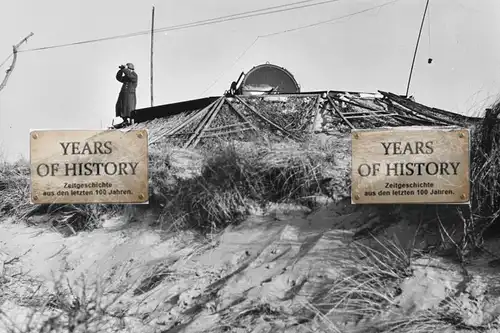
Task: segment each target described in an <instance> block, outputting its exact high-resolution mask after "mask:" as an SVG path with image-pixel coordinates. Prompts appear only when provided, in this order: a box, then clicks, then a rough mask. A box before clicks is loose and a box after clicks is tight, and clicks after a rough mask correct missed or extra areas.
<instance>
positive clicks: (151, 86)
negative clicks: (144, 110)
mask: <svg viewBox="0 0 500 333" xmlns="http://www.w3.org/2000/svg"><path fill="white" fill-rule="evenodd" d="M154 29H155V6H153V10H152V12H151V61H150V62H151V73H150V75H151V83H150V89H151V107H153V104H154V101H153V46H154Z"/></svg>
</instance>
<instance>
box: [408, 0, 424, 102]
mask: <svg viewBox="0 0 500 333" xmlns="http://www.w3.org/2000/svg"><path fill="white" fill-rule="evenodd" d="M429 1H430V0H427V2H426V4H425V9H424V15H423V16H422V23H421V24H420V30H419V32H418V38H417V45H415V52H414V53H413V61H412V62H411V69H410V76H409V77H408V85H407V86H406V94H405V96H406V97H408V92H409V91H410V82H411V75H412V74H413V67H414V66H415V59H416V58H417V51H418V44H419V43H420V36H421V35H422V28H423V26H424V21H425V15H426V14H427V8H428V7H429Z"/></svg>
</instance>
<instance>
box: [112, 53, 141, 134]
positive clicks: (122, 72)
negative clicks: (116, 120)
mask: <svg viewBox="0 0 500 333" xmlns="http://www.w3.org/2000/svg"><path fill="white" fill-rule="evenodd" d="M119 68H120V69H119V70H118V72H117V73H116V79H117V80H118V81H119V82H121V83H122V88H121V90H120V95H118V101H117V102H116V107H115V109H116V117H121V118H122V119H123V125H130V117H131V113H132V111H134V110H135V107H136V103H137V99H136V96H135V90H136V88H137V81H138V77H137V73H136V72H135V71H134V65H133V64H131V63H128V64H127V65H126V66H123V65H120V67H119Z"/></svg>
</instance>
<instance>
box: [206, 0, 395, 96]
mask: <svg viewBox="0 0 500 333" xmlns="http://www.w3.org/2000/svg"><path fill="white" fill-rule="evenodd" d="M398 1H401V0H393V1H390V2H386V3H384V4H382V5H378V6H374V7H370V8H367V9H364V10H360V11H358V12H354V13H350V14H347V15H343V16H338V17H335V18H333V19H329V20H326V21H320V22H316V23H313V24H308V25H304V26H300V27H297V28H293V29H287V30H282V31H278V32H273V33H270V34H266V35H259V36H257V37H256V38H255V39H254V40H253V42H252V43H251V44H250V45H249V46H248V47H247V48H246V49H245V50H244V51H243V52H242V53H241V54H240V55H239V56H238V57H237V58H236V60H235V61H234V62H233V64H232V65H231V66H230V67H229V68H225V69H224V71H223V72H222V73H221V74H220V75H219V76H218V78H217V79H215V81H214V82H212V84H211V85H210V86H209V87H208V88H207V89H205V91H203V92H202V95H204V94H205V93H206V92H207V91H209V90H210V89H212V88H213V87H214V86H215V85H216V84H217V82H219V80H220V79H221V78H222V77H223V76H224V75H225V74H226V73H227V72H229V71H230V70H231V69H232V68H233V67H234V66H235V65H236V64H237V63H238V62H239V61H240V59H241V58H243V56H244V55H245V54H246V53H247V52H248V51H250V49H251V48H252V47H253V46H254V45H255V43H257V41H258V40H259V39H261V38H267V37H271V36H275V35H280V34H285V33H289V32H293V31H297V30H302V29H308V28H312V27H315V26H319V25H322V24H327V23H332V22H334V21H338V20H341V19H344V18H350V17H352V16H355V15H359V14H363V13H366V12H368V11H372V10H375V9H379V10H380V8H382V7H384V6H387V5H390V4H393V3H396V2H398Z"/></svg>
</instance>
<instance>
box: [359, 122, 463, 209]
mask: <svg viewBox="0 0 500 333" xmlns="http://www.w3.org/2000/svg"><path fill="white" fill-rule="evenodd" d="M351 135H352V171H351V179H352V190H351V191H352V193H351V194H352V202H353V203H355V204H378V203H413V204H415V203H443V204H444V203H460V204H463V203H468V202H469V199H470V193H469V192H470V184H469V169H470V158H469V146H470V133H469V130H468V129H462V128H456V127H410V128H408V127H398V128H384V129H376V130H353V131H352V134H351Z"/></svg>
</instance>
